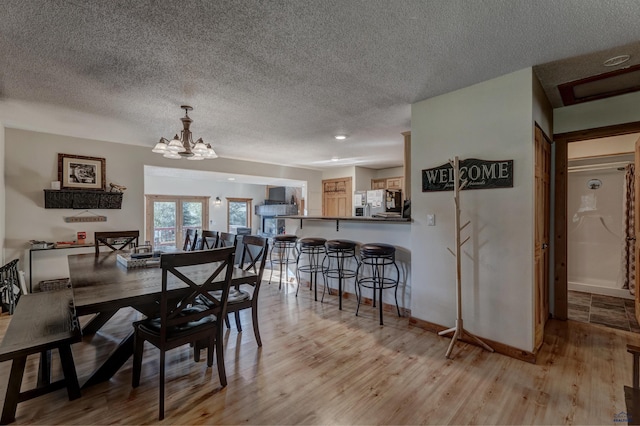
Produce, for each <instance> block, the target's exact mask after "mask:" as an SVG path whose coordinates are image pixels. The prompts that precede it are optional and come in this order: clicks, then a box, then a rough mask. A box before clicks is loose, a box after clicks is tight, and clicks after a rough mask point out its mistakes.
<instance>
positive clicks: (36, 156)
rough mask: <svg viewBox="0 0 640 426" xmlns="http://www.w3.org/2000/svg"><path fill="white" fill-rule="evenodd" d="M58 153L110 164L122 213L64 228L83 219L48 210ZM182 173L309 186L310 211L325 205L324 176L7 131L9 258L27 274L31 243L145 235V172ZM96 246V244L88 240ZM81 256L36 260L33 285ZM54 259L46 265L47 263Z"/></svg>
mask: <svg viewBox="0 0 640 426" xmlns="http://www.w3.org/2000/svg"><path fill="white" fill-rule="evenodd" d="M58 153H66V154H76V155H85V156H91V157H102V158H105V159H106V180H107V184H108V183H109V182H115V183H118V184H122V185H125V186H126V187H127V190H126V192H125V194H124V200H123V204H122V209H117V210H92V212H94V213H97V214H100V215H105V216H107V222H89V223H66V222H64V217H65V216H73V215H76V214H78V213H80V212H79V211H77V210H71V209H44V193H43V189H45V188H49V187H50V183H51V181H54V180H58V178H57V170H58V166H57V155H58ZM145 165H153V166H160V167H178V168H187V169H193V170H209V171H218V172H223V173H236V174H244V175H251V176H270V177H279V178H286V179H293V180H302V181H307V182H308V190H309V191H308V200H307V202H308V203H309V204H308V205H309V206H310V208H319V207H316V206H320V205H321V197H320V195H318V194H320V193H321V173H320V172H317V171H313V170H308V169H299V168H292V167H284V166H278V165H273V164H265V163H253V162H246V161H238V160H230V159H225V158H217V159H215V160H207V161H200V162H194V161H175V160H170V159H166V158H163V157H162V156H160V155H158V154H153V153H152V152H151V149H150V147H141V146H134V145H126V144H120V143H109V142H104V141H96V140H90V139H79V138H73V137H67V136H61V135H54V134H47V133H38V132H31V131H26V130H17V129H9V128H7V129H5V157H4V167H5V174H4V177H5V186H4V188H5V197H6V201H5V202H6V205H7V206H8V207H7V208H6V222H5V225H6V230H5V245H4V248H5V256H6V258H15V257H19V258H20V268H21V269H24V270H28V247H29V244H28V241H29V240H31V239H36V240H47V241H67V240H72V239H75V236H76V232H78V231H86V232H87V234H88V235H89V236H92V234H93V232H95V231H108V230H124V229H140V230H143V229H144V166H145ZM90 239H91V240H93V238H90ZM71 251H73V253H79V252H80V251H79V250H75V249H74V250H57V251H56V252H57V253H56V255H55V256H54V253H42V252H39V253H37V254H36V256H38V259H37V261H34V267H35V268H34V274H33V275H34V284H35V283H36V282H37V281H38V280H40V279H44V278H57V277H61V276H62V277H64V276H68V275H66V274H67V273H68V272H67V262H66V255H67V254H69V252H71ZM47 256H52V259H51V260H50V261H49V262H47V261H46V259H45V257H47Z"/></svg>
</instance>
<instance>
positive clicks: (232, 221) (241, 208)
mask: <svg viewBox="0 0 640 426" xmlns="http://www.w3.org/2000/svg"><path fill="white" fill-rule="evenodd" d="M251 201H253V200H252V199H251V198H227V229H228V230H229V232H231V231H232V230H233V229H235V228H238V227H244V228H251Z"/></svg>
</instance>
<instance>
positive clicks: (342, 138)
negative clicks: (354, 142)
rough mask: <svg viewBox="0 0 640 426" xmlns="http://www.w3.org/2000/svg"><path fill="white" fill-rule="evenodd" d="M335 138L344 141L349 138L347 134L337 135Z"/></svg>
mask: <svg viewBox="0 0 640 426" xmlns="http://www.w3.org/2000/svg"><path fill="white" fill-rule="evenodd" d="M335 138H336V139H338V140H339V141H343V140H345V139H346V138H347V136H346V135H336V136H335Z"/></svg>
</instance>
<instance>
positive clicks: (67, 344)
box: [0, 289, 82, 424]
mask: <svg viewBox="0 0 640 426" xmlns="http://www.w3.org/2000/svg"><path fill="white" fill-rule="evenodd" d="M81 338H82V333H81V331H80V326H79V323H78V320H77V317H76V315H75V309H74V306H73V294H72V293H71V289H64V290H57V291H51V292H42V293H33V294H25V295H24V296H22V297H21V298H20V302H19V303H18V305H17V306H16V309H15V313H14V314H13V317H12V318H11V322H10V323H9V327H8V328H7V332H6V333H5V335H4V337H3V339H2V342H1V343H0V362H1V361H9V360H11V361H12V364H11V374H10V376H9V384H8V386H7V394H6V396H5V400H4V407H3V409H2V417H1V418H0V423H2V424H8V423H11V422H12V421H14V420H15V416H16V408H17V406H18V403H19V402H23V401H27V400H29V399H33V398H36V397H38V396H41V395H44V394H46V393H49V392H53V391H55V390H58V389H62V388H64V387H66V388H67V393H68V394H69V400H74V399H76V398H78V397H80V386H79V385H78V377H77V375H76V369H75V365H74V363H73V355H72V353H71V344H72V343H76V342H79V341H80V340H81ZM52 349H58V351H59V353H60V360H61V364H62V371H63V373H64V379H62V380H59V381H57V382H54V383H50V377H51V371H50V364H51V350H52ZM37 353H40V368H39V371H38V384H37V386H36V387H35V388H34V389H31V390H28V391H25V392H20V386H21V385H22V377H23V375H24V369H25V365H26V362H27V356H28V355H32V354H37Z"/></svg>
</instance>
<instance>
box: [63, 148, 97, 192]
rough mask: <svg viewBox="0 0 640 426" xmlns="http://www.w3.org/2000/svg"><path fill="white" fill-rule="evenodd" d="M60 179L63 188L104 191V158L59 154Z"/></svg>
mask: <svg viewBox="0 0 640 426" xmlns="http://www.w3.org/2000/svg"><path fill="white" fill-rule="evenodd" d="M58 180H59V181H60V182H62V189H87V190H96V191H104V190H105V161H104V158H97V157H83V156H81V155H70V154H58Z"/></svg>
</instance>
